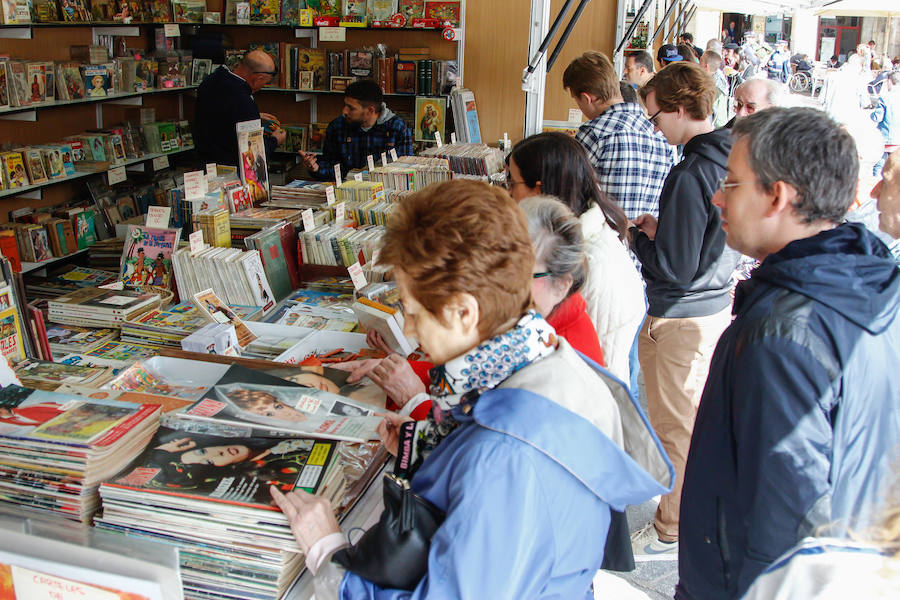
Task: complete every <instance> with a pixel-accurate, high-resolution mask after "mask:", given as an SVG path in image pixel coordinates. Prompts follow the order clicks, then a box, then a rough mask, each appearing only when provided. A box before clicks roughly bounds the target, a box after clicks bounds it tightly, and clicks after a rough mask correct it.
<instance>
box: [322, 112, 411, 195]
mask: <svg viewBox="0 0 900 600" xmlns="http://www.w3.org/2000/svg"><path fill="white" fill-rule="evenodd" d="M391 148H395V149H396V150H397V156H410V155H412V153H413V139H412V133H411V132H410V131H409V127H407V126H406V123H404V122H403V119H401V118H400V117H398V116H397V115H394V116H392V117H390V118H388V119H387V120H386V121H385V122H384V123H375V125H373V126H372V127H371V128H369V130H368V131H363V129H362V127H360V126H359V125H356V124H351V123H349V122H348V121H347V120H346V119H345V118H344V117H338V118H336V119H335V120H333V121H332V122H331V123H329V124H328V128H327V129H326V130H325V142H324V144H323V146H322V156H321V157H320V158H319V161H318V162H319V170H318V171H317V172H316V174H317V175H319V176H320V177H322V178H324V179H333V178H334V165H335V164H336V163H341V176H342V177H346V176H347V173H348V172H349V171H350V170H351V169H364V168H366V164H367V162H366V157H367V156H369V155H370V154H371V155H372V157H373V158H374V159H375V161H376V162H377V161H379V160H380V159H381V153H382V152H387V153H390V151H391ZM379 164H380V163H379Z"/></svg>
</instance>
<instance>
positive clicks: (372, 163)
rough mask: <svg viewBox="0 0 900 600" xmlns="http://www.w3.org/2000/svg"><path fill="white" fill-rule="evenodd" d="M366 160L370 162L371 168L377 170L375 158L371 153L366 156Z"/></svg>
mask: <svg viewBox="0 0 900 600" xmlns="http://www.w3.org/2000/svg"><path fill="white" fill-rule="evenodd" d="M366 162H367V163H369V170H370V171H374V170H375V158H374V157H372V155H371V154H370V155H369V156H367V157H366Z"/></svg>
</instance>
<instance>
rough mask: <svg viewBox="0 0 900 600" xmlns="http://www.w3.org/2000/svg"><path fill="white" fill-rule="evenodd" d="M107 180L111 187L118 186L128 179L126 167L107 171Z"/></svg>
mask: <svg viewBox="0 0 900 600" xmlns="http://www.w3.org/2000/svg"><path fill="white" fill-rule="evenodd" d="M106 178H107V179H108V180H109V185H116V184H117V183H122V182H123V181H125V180H126V179H128V175H127V174H126V173H125V165H122V166H121V167H114V168H112V169H110V170H109V171H107V172H106Z"/></svg>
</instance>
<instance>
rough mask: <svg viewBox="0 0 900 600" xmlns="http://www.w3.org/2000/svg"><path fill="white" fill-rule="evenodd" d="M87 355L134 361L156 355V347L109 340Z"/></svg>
mask: <svg viewBox="0 0 900 600" xmlns="http://www.w3.org/2000/svg"><path fill="white" fill-rule="evenodd" d="M87 354H88V356H94V357H96V358H101V359H105V360H121V361H126V362H134V361H136V360H141V359H144V358H151V357H153V356H156V354H157V351H156V348H152V347H150V346H144V345H142V344H126V343H125V342H115V341H110V342H106V343H104V344H102V345H101V346H100V347H98V348H95V349H93V350H91V351H89V352H87Z"/></svg>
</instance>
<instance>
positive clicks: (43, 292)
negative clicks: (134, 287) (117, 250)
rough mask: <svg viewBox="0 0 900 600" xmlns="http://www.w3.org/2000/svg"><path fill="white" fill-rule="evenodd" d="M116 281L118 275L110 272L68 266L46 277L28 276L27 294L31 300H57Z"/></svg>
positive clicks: (26, 280)
mask: <svg viewBox="0 0 900 600" xmlns="http://www.w3.org/2000/svg"><path fill="white" fill-rule="evenodd" d="M116 279H117V277H116V274H115V273H110V272H109V271H101V270H99V269H90V268H88V267H74V266H68V267H66V268H65V269H63V270H62V271H61V272H57V273H54V274H52V275H48V276H46V277H39V276H37V275H29V276H27V277H26V278H25V292H26V293H27V295H28V297H29V298H55V297H57V296H62V295H64V294H68V293H69V292H74V291H75V290H79V289H81V288H85V287H95V286H101V285H106V284H108V283H112V282H114V281H116Z"/></svg>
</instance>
